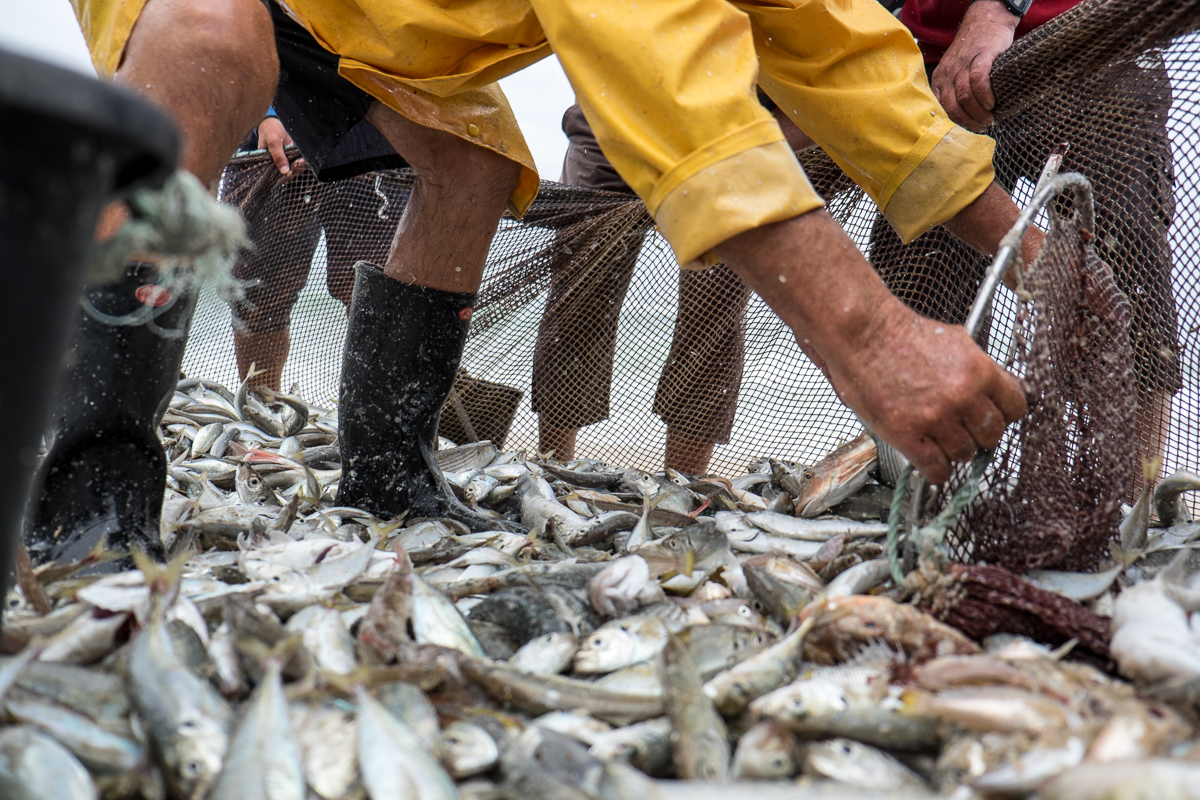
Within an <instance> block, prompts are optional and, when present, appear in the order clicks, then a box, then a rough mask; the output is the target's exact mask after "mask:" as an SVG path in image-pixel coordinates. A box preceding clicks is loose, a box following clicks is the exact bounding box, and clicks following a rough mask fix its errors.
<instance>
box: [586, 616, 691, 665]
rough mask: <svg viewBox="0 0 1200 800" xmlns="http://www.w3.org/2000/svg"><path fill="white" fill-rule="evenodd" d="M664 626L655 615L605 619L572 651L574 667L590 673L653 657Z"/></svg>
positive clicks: (663, 637)
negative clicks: (576, 650)
mask: <svg viewBox="0 0 1200 800" xmlns="http://www.w3.org/2000/svg"><path fill="white" fill-rule="evenodd" d="M667 633H668V631H667V627H666V625H665V624H664V623H663V621H662V620H661V619H660V618H658V617H656V616H648V615H640V616H635V617H624V618H621V619H616V620H613V621H612V622H607V623H605V624H604V625H601V626H600V627H599V628H597V629H596V630H595V631H594V632H593V633H592V634H591V635H590V636H588V637H587V638H585V639H584V640H583V642H582V643H581V644H580V646H579V652H577V653H576V654H575V662H574V671H575V672H578V673H580V674H583V675H591V674H597V673H604V672H613V671H614V670H618V669H621V668H622V667H628V666H630V665H632V664H637V663H640V662H643V661H647V660H649V659H651V658H653V657H654V656H655V655H656V654H657V653H658V652H659V651H661V650H662V648H663V645H665V644H666V642H667Z"/></svg>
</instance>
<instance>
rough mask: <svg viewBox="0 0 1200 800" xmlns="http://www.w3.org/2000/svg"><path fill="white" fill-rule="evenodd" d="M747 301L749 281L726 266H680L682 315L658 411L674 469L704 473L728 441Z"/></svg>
mask: <svg viewBox="0 0 1200 800" xmlns="http://www.w3.org/2000/svg"><path fill="white" fill-rule="evenodd" d="M749 304H750V288H749V287H748V286H746V284H745V282H743V281H742V279H741V278H739V277H738V276H737V275H736V274H734V272H733V271H732V270H730V269H729V268H728V267H725V266H724V265H717V266H715V267H713V268H712V269H708V270H704V271H698V270H681V271H680V273H679V314H678V316H677V317H676V320H675V330H674V332H673V334H672V337H671V350H670V354H669V355H668V356H667V363H666V364H665V365H664V366H663V373H662V377H661V378H660V379H659V382H658V390H657V391H656V392H655V395H654V412H655V413H656V414H658V415H659V416H660V417H661V418H662V420H663V422H665V423H666V424H667V448H666V458H665V465H666V466H667V467H669V468H670V469H675V470H678V471H680V472H683V473H685V474H688V475H701V474H703V473H704V472H705V471H706V470H707V469H708V462H709V461H710V460H711V459H712V454H713V448H714V446H715V445H717V444H724V443H726V442H728V441H729V436H730V434H731V433H732V431H733V420H734V416H735V415H736V413H737V401H738V393H739V392H740V390H741V384H742V366H743V364H744V363H745V338H746V337H745V323H746V310H747V308H748V307H749Z"/></svg>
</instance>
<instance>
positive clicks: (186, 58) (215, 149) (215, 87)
mask: <svg viewBox="0 0 1200 800" xmlns="http://www.w3.org/2000/svg"><path fill="white" fill-rule="evenodd" d="M278 77H279V61H278V59H277V58H276V56H275V38H274V34H273V33H272V29H271V17H270V15H269V14H268V13H267V9H266V7H265V6H263V4H262V2H261V0H206V2H203V3H196V2H190V1H189V0H149V2H147V3H146V6H145V8H143V9H142V13H141V16H140V17H138V20H137V24H136V25H135V26H134V28H133V33H132V35H131V36H130V38H129V41H128V44H127V45H126V47H125V54H124V58H123V60H122V62H121V66H120V68H119V69H118V70H117V73H116V75H115V77H114V82H115V83H116V84H117V85H119V86H124V87H126V88H128V89H131V90H132V91H135V92H137V93H138V94H140V95H142V96H143V97H146V98H147V99H149V100H152V101H154V102H155V103H158V104H159V105H160V106H162V107H163V108H165V109H167V110H168V111H169V112H170V113H171V115H172V116H173V117H174V118H175V121H176V122H177V123H178V124H179V128H180V131H181V132H182V134H183V155H182V157H181V159H180V166H181V167H183V168H184V169H186V170H188V171H189V172H191V173H193V174H194V175H195V176H196V177H198V178H199V179H200V180H201V181H203V182H204V183H205V184H206V185H209V186H211V185H213V184H214V183H215V182H216V180H217V179H218V178H219V177H220V176H221V170H222V169H223V168H224V166H225V164H226V162H228V161H229V156H230V155H231V154H232V153H233V151H234V150H235V149H237V146H238V143H239V142H241V141H242V139H244V138H245V137H246V134H247V133H248V132H249V131H250V130H251V129H252V128H253V127H254V126H255V125H256V124H257V123H258V122H259V120H261V119H262V115H263V112H264V111H266V109H267V107H268V106H269V105H270V104H271V95H272V94H273V93H274V91H275V82H276V80H277V79H278Z"/></svg>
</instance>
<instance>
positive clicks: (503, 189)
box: [367, 103, 521, 292]
mask: <svg viewBox="0 0 1200 800" xmlns="http://www.w3.org/2000/svg"><path fill="white" fill-rule="evenodd" d="M367 121H368V122H370V123H371V124H372V125H374V126H375V127H376V129H378V130H379V132H380V133H382V134H383V135H384V137H386V138H387V140H388V142H389V143H391V145H392V147H394V148H396V152H398V153H399V154H400V155H401V156H403V157H404V160H405V161H407V162H408V163H409V164H410V165H411V166H412V168H413V170H415V171H416V173H417V180H416V183H415V184H414V186H413V191H412V196H411V197H409V200H408V205H407V206H405V208H404V215H403V216H401V218H400V224H399V226H398V227H397V228H396V236H395V238H394V239H393V240H392V250H391V252H390V253H389V254H388V259H387V264H386V265H385V266H384V270H383V272H384V274H385V275H387V276H388V277H389V278H393V279H394V280H398V281H401V282H402V283H405V284H410V285H415V286H423V287H426V288H429V289H437V290H440V291H444V292H474V291H477V290H478V289H479V284H480V282H481V281H482V280H483V266H484V262H485V261H486V260H487V253H488V247H489V246H490V245H491V243H492V238H493V237H495V235H496V226H497V225H498V224H499V222H500V215H501V214H502V213H504V206H505V204H506V203H507V202H508V198H509V197H510V196H511V195H512V192H513V189H514V188H515V187H516V185H517V178H518V177H519V175H520V172H521V167H520V165H519V164H517V163H516V162H515V161H512V160H510V159H508V158H506V157H505V156H502V155H500V154H499V153H496V152H493V151H492V150H488V149H486V148H483V147H479V146H477V145H475V144H472V143H471V142H468V141H467V140H465V139H462V138H460V137H458V136H454V135H452V134H449V133H446V132H444V131H439V130H435V129H434V128H426V127H425V126H423V125H418V124H417V123H415V122H413V121H412V120H410V119H407V118H405V117H402V116H400V115H399V114H397V113H396V112H395V111H392V110H391V109H389V108H387V107H385V106H383V105H381V104H379V103H375V104H374V105H373V106H371V110H370V111H369V112H368V113H367Z"/></svg>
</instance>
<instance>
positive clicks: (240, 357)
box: [233, 328, 292, 391]
mask: <svg viewBox="0 0 1200 800" xmlns="http://www.w3.org/2000/svg"><path fill="white" fill-rule="evenodd" d="M291 343H292V337H291V330H290V329H289V328H282V329H280V330H277V331H267V332H266V333H253V332H251V331H238V330H235V331H234V332H233V350H234V353H235V354H236V355H237V365H238V378H240V379H242V380H245V379H246V375H247V374H248V373H249V372H250V367H251V365H253V366H254V373H255V374H254V378H253V379H252V380H251V381H250V382H251V383H252V384H254V385H255V386H266V387H267V388H268V389H274V390H275V391H279V390H280V387H281V384H282V383H283V365H284V364H286V363H287V357H288V350H289V348H290V347H291Z"/></svg>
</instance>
